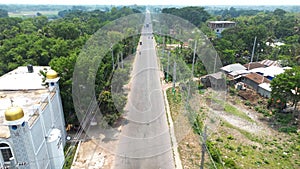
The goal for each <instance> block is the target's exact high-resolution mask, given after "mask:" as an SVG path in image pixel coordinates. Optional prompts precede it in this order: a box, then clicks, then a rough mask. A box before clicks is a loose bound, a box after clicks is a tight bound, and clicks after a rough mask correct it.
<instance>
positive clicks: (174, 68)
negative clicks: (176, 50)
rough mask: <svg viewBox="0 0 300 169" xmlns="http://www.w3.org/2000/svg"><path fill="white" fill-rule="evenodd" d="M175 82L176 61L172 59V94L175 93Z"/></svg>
mask: <svg viewBox="0 0 300 169" xmlns="http://www.w3.org/2000/svg"><path fill="white" fill-rule="evenodd" d="M175 83H176V62H175V61H174V67H173V94H174V95H175Z"/></svg>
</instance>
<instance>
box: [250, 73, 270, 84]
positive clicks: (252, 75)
mask: <svg viewBox="0 0 300 169" xmlns="http://www.w3.org/2000/svg"><path fill="white" fill-rule="evenodd" d="M245 78H247V79H250V80H252V81H254V82H255V83H257V84H261V83H270V80H269V79H267V78H265V77H264V76H262V75H259V74H257V73H250V74H247V75H246V76H245Z"/></svg>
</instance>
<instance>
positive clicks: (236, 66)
mask: <svg viewBox="0 0 300 169" xmlns="http://www.w3.org/2000/svg"><path fill="white" fill-rule="evenodd" d="M221 70H223V71H225V72H227V73H230V72H234V71H238V70H246V68H245V67H244V66H243V65H241V64H239V63H235V64H230V65H227V66H224V67H221Z"/></svg>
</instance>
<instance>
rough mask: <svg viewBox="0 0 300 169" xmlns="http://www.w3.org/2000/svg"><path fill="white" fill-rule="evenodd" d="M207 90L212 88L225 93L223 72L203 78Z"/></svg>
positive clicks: (202, 81)
mask: <svg viewBox="0 0 300 169" xmlns="http://www.w3.org/2000/svg"><path fill="white" fill-rule="evenodd" d="M201 83H202V84H203V85H204V87H205V88H207V87H211V88H212V89H214V90H219V91H220V90H221V91H224V90H225V89H226V81H225V75H224V73H223V72H217V73H213V74H208V75H206V76H204V77H202V78H201Z"/></svg>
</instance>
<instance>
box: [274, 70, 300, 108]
mask: <svg viewBox="0 0 300 169" xmlns="http://www.w3.org/2000/svg"><path fill="white" fill-rule="evenodd" d="M271 89H272V92H271V97H272V100H274V101H278V100H280V102H282V103H287V102H292V106H294V109H295V110H296V108H297V104H298V102H299V101H300V67H299V66H298V67H294V68H292V69H289V70H286V71H285V72H284V73H282V74H279V75H277V76H276V77H275V78H274V79H273V80H272V81H271Z"/></svg>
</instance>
